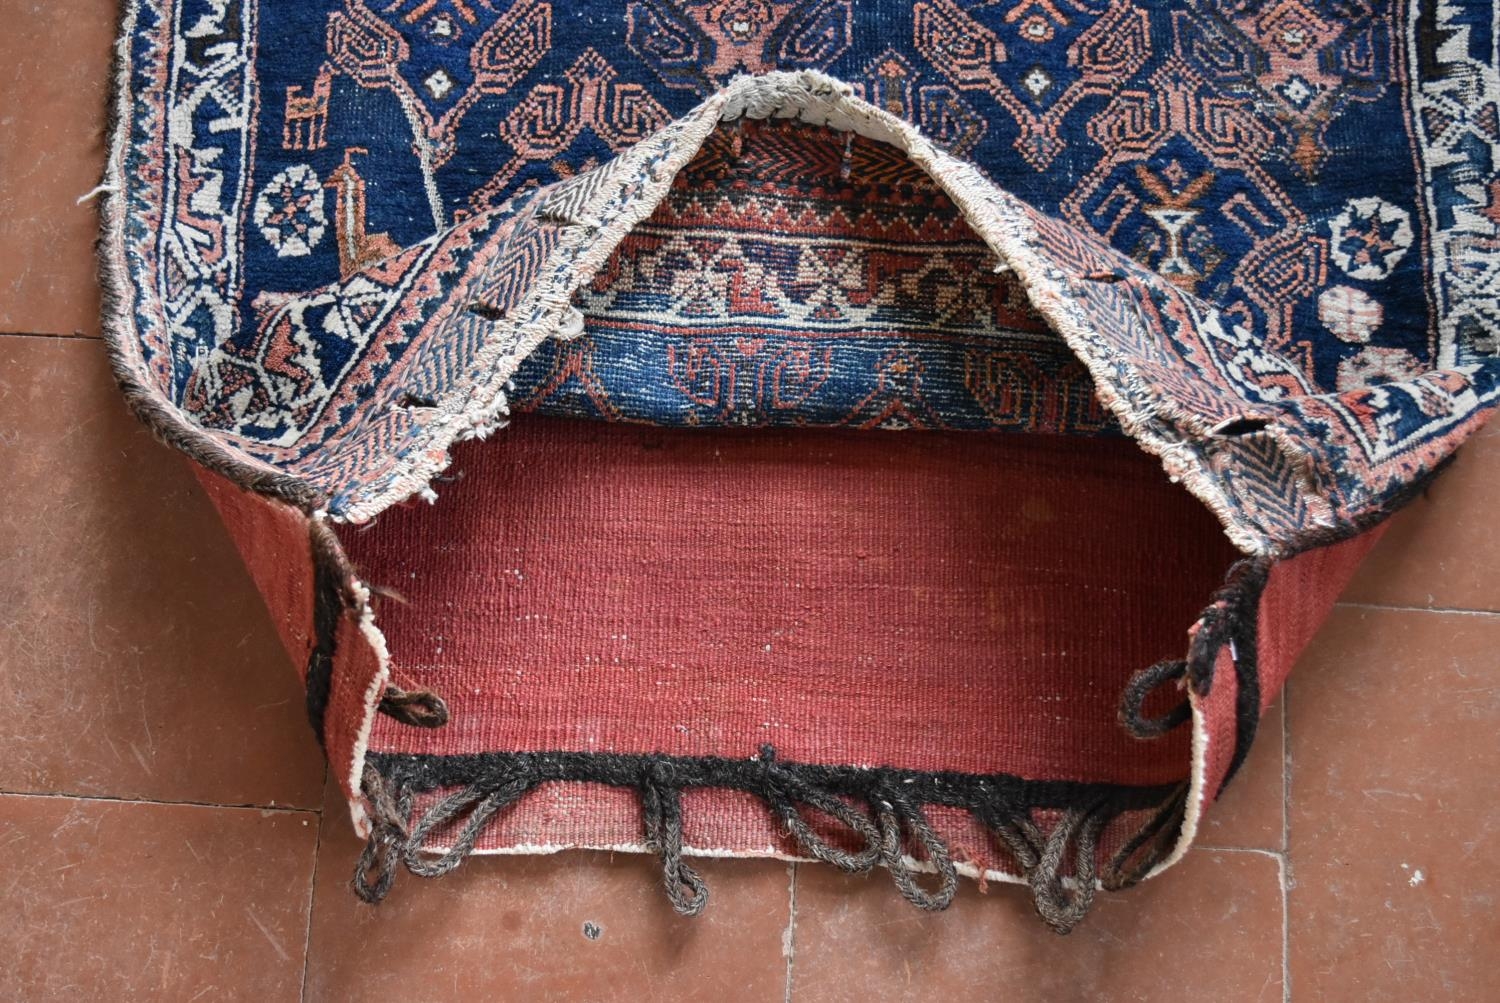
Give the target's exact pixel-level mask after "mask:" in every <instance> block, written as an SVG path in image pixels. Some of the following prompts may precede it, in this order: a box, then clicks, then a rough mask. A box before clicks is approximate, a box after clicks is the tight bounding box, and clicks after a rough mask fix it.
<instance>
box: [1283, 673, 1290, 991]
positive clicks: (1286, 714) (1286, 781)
mask: <svg viewBox="0 0 1500 1003" xmlns="http://www.w3.org/2000/svg"><path fill="white" fill-rule="evenodd" d="M1291 699H1292V692H1291V685H1290V684H1287V685H1284V686H1282V688H1281V1000H1282V1003H1291V1001H1292V807H1291V806H1292V717H1291V712H1290V711H1289V710H1288V705H1289V704H1290V703H1291Z"/></svg>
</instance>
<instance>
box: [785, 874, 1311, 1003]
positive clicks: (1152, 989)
mask: <svg viewBox="0 0 1500 1003" xmlns="http://www.w3.org/2000/svg"><path fill="white" fill-rule="evenodd" d="M796 898H797V922H796V928H795V930H794V933H793V947H792V997H793V999H795V1000H807V1001H817V1003H841V1001H844V1000H849V1001H858V1003H867V1001H869V1000H896V999H901V1000H908V999H910V1000H917V999H920V1000H944V1001H951V1003H958V1001H966V1000H1007V1001H1010V1000H1014V1001H1026V1000H1047V1001H1073V1000H1079V1001H1083V1000H1090V1001H1094V1000H1173V999H1220V1000H1235V1001H1248V1000H1262V1001H1266V1003H1270V1001H1279V1000H1280V999H1281V998H1282V993H1281V972H1282V966H1281V942H1282V926H1281V918H1282V917H1281V883H1280V863H1279V861H1278V860H1277V859H1276V858H1275V857H1273V856H1270V855H1269V854H1265V853H1256V852H1232V851H1208V850H1195V851H1193V852H1192V853H1190V854H1189V855H1188V857H1187V858H1186V860H1185V861H1184V862H1183V863H1182V864H1180V865H1178V867H1177V868H1175V869H1174V870H1172V871H1169V872H1167V873H1166V874H1164V875H1162V876H1161V877H1159V878H1154V879H1152V880H1151V881H1148V882H1147V883H1146V884H1144V885H1141V886H1139V887H1138V888H1135V889H1133V890H1131V891H1129V892H1126V893H1123V894H1120V895H1117V896H1112V897H1109V898H1106V899H1105V900H1104V901H1101V902H1100V903H1099V904H1098V905H1097V906H1096V907H1095V911H1094V912H1093V914H1091V915H1090V916H1089V917H1088V919H1086V920H1085V921H1084V923H1083V925H1081V926H1080V927H1078V929H1076V930H1074V931H1073V933H1071V934H1069V935H1068V936H1067V937H1059V936H1058V935H1057V934H1055V933H1052V932H1051V931H1050V930H1048V929H1047V928H1046V927H1044V926H1043V925H1042V923H1041V921H1040V920H1039V919H1037V918H1036V916H1035V915H1034V914H1033V913H1032V910H1031V905H1030V901H1029V897H1028V894H1027V893H1026V892H1025V891H1024V890H1023V889H1020V888H1017V887H1015V886H1005V887H996V886H992V887H991V889H990V892H989V894H988V895H980V894H979V893H978V892H977V891H976V890H975V889H974V887H973V886H972V885H969V886H966V887H965V888H964V889H963V890H962V891H961V892H960V893H959V896H958V898H957V899H956V900H955V902H954V904H953V905H952V907H950V908H949V909H948V911H947V912H944V913H937V914H928V913H922V912H919V911H917V910H916V909H913V908H912V907H911V906H909V905H907V904H906V902H904V901H902V900H901V899H900V898H899V897H898V896H897V895H896V894H895V891H894V890H893V889H892V888H891V885H890V881H889V880H888V879H887V877H886V876H885V875H884V874H874V875H871V876H869V877H867V878H861V877H847V876H845V875H841V874H839V873H838V872H836V871H834V870H833V869H832V868H828V867H817V866H806V867H799V868H798V869H797V888H796Z"/></svg>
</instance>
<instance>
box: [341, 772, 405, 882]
mask: <svg viewBox="0 0 1500 1003" xmlns="http://www.w3.org/2000/svg"><path fill="white" fill-rule="evenodd" d="M360 786H361V787H362V788H363V789H364V792H365V796H366V797H368V798H369V800H370V807H371V811H370V816H369V818H370V838H369V839H368V840H366V842H365V848H364V850H363V851H361V853H360V855H359V862H358V863H357V864H355V867H354V879H353V884H354V893H355V894H356V895H358V896H359V897H360V898H361V899H362V900H364V901H365V902H368V903H370V904H371V905H376V904H378V903H379V902H380V901H381V900H382V899H384V898H385V897H386V896H387V895H388V894H390V891H391V885H392V884H394V883H395V880H396V868H397V866H399V864H400V862H401V849H402V847H403V846H404V845H405V844H406V839H407V833H406V819H407V816H408V813H409V812H410V811H411V794H410V793H409V792H406V791H402V792H401V793H399V794H397V793H395V792H393V791H392V790H391V789H390V786H389V785H388V784H386V782H385V778H384V777H382V776H381V775H380V771H378V770H376V769H374V768H373V767H369V766H367V767H365V772H364V776H363V778H362V780H361V784H360Z"/></svg>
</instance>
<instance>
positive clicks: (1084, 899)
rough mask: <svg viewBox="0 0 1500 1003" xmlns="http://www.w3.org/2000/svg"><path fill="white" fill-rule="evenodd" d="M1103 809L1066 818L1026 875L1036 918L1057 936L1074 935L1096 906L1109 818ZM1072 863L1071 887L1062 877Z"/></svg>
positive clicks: (1096, 807) (1078, 811)
mask: <svg viewBox="0 0 1500 1003" xmlns="http://www.w3.org/2000/svg"><path fill="white" fill-rule="evenodd" d="M1101 808H1102V806H1101V805H1094V806H1093V807H1090V808H1084V809H1076V808H1075V809H1073V810H1072V811H1070V812H1067V813H1066V814H1065V815H1063V817H1062V818H1061V819H1060V820H1059V821H1058V823H1057V825H1056V826H1055V827H1054V828H1053V830H1052V833H1051V835H1050V836H1048V837H1047V842H1046V845H1045V846H1044V847H1043V848H1042V853H1041V858H1040V860H1038V862H1037V865H1036V867H1034V868H1033V869H1032V870H1031V872H1030V873H1028V874H1027V875H1026V878H1027V882H1028V883H1029V884H1030V885H1031V893H1032V897H1033V899H1034V900H1035V903H1036V911H1037V914H1038V915H1039V916H1041V917H1042V921H1043V922H1044V923H1046V924H1047V925H1048V926H1050V927H1051V928H1052V929H1053V930H1054V931H1056V932H1057V933H1064V934H1065V933H1071V932H1072V930H1073V928H1074V927H1075V926H1077V925H1078V923H1079V922H1080V921H1081V920H1082V919H1083V917H1084V916H1085V915H1086V914H1087V913H1088V911H1089V907H1090V906H1092V905H1093V904H1094V892H1095V885H1096V881H1097V876H1098V874H1097V871H1098V863H1097V859H1096V858H1097V853H1098V845H1099V833H1100V832H1101V831H1102V830H1103V829H1104V825H1105V823H1106V822H1108V821H1109V817H1110V816H1109V814H1108V813H1107V812H1105V811H1103V810H1101ZM1070 848H1071V851H1072V852H1071V853H1070V852H1069V850H1070ZM1070 861H1071V863H1072V865H1073V867H1072V870H1073V875H1072V881H1071V885H1072V887H1069V881H1068V879H1067V878H1066V877H1065V876H1064V873H1063V872H1064V870H1065V868H1066V867H1067V864H1068V863H1069V862H1070Z"/></svg>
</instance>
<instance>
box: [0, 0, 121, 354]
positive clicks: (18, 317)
mask: <svg viewBox="0 0 1500 1003" xmlns="http://www.w3.org/2000/svg"><path fill="white" fill-rule="evenodd" d="M117 9H118V5H117V4H115V3H111V2H108V0H48V2H47V3H25V4H7V5H6V7H5V30H4V31H3V32H0V108H3V109H4V111H0V135H3V136H4V141H3V142H0V331H6V332H12V331H36V332H42V333H48V334H71V333H74V332H83V333H87V334H97V333H98V330H99V290H98V287H97V286H96V285H95V282H94V255H93V244H94V236H95V234H96V233H97V232H98V217H97V213H96V210H95V207H94V205H93V204H92V203H85V204H84V205H78V204H77V202H78V197H79V196H80V195H82V194H84V193H85V192H87V191H89V190H90V189H91V188H93V187H94V186H95V185H97V184H98V183H99V178H100V175H101V174H102V173H103V170H104V159H105V138H104V118H105V103H106V100H107V99H106V92H107V91H108V84H109V67H110V44H111V42H112V41H113V40H114V33H115V31H114V28H115V18H116V17H117V13H116V12H117Z"/></svg>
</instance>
